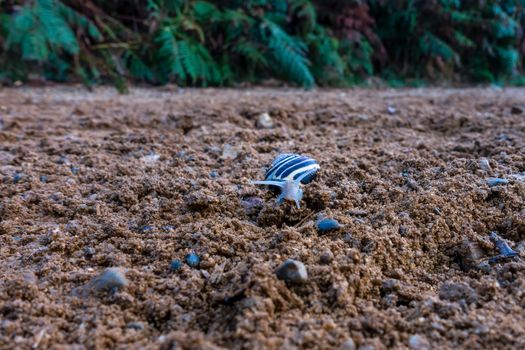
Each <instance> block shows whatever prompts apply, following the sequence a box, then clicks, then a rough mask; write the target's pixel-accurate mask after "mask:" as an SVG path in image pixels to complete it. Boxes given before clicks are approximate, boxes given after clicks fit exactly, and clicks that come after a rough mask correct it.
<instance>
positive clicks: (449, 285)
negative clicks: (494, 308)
mask: <svg viewBox="0 0 525 350" xmlns="http://www.w3.org/2000/svg"><path fill="white" fill-rule="evenodd" d="M439 298H440V299H441V300H450V301H460V300H465V301H466V302H467V303H469V304H470V303H474V302H476V301H477V300H478V293H477V292H476V291H475V290H474V289H473V288H472V287H471V286H469V285H468V284H466V283H463V282H458V283H456V282H446V283H444V284H443V285H442V286H441V288H440V289H439Z"/></svg>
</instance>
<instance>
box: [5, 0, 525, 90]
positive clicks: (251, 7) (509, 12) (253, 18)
mask: <svg viewBox="0 0 525 350" xmlns="http://www.w3.org/2000/svg"><path fill="white" fill-rule="evenodd" d="M15 5H16V6H15ZM0 10H1V11H2V12H0V45H1V46H2V48H3V50H2V51H1V52H0V81H2V82H12V81H16V80H26V79H28V77H29V75H30V74H33V75H34V74H38V75H40V76H42V77H44V78H45V79H48V80H56V81H69V80H72V79H75V78H77V79H80V80H81V81H83V82H84V83H85V84H86V86H92V85H93V84H97V83H99V82H104V81H107V80H110V81H113V82H114V83H115V85H116V86H117V87H118V88H119V90H121V91H125V90H126V84H127V82H128V81H137V82H148V83H152V84H166V83H175V84H179V85H183V86H186V85H193V86H210V85H213V86H222V85H231V84H233V83H235V82H242V81H248V82H255V83H257V82H260V81H262V80H264V79H267V78H277V79H280V80H284V81H289V82H291V83H294V84H297V85H299V86H304V87H312V86H314V85H321V86H348V85H352V84H357V83H360V82H363V81H364V80H365V79H366V78H367V77H370V76H372V75H374V74H378V75H380V76H382V77H384V78H385V79H386V80H388V81H390V83H391V85H395V86H397V85H399V84H404V83H406V84H415V85H420V84H421V82H423V81H425V80H434V79H446V80H451V81H461V80H463V81H474V82H478V81H479V82H492V83H495V82H504V81H509V82H517V81H522V78H521V77H522V76H523V74H521V72H522V68H523V58H524V55H525V52H524V51H525V45H524V44H523V42H524V37H523V32H524V28H523V26H524V24H525V0H486V1H481V2H480V1H477V0H464V1H461V0H433V1H416V0H398V1H385V0H368V1H355V0H324V1H320V0H287V1H279V0H248V1H241V0H147V1H143V2H140V1H136V2H112V1H103V0H91V1H89V2H84V1H74V0H28V1H24V2H22V1H11V2H8V3H4V4H2V3H0Z"/></svg>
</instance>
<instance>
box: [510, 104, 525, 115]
mask: <svg viewBox="0 0 525 350" xmlns="http://www.w3.org/2000/svg"><path fill="white" fill-rule="evenodd" d="M524 109H525V108H523V107H521V106H512V107H511V108H510V112H511V113H512V114H522V113H523V111H524Z"/></svg>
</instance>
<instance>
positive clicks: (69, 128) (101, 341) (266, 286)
mask: <svg viewBox="0 0 525 350" xmlns="http://www.w3.org/2000/svg"><path fill="white" fill-rule="evenodd" d="M262 113H268V114H269V116H270V117H271V120H266V122H267V124H265V126H264V125H261V123H260V122H259V118H260V115H261V114H262ZM263 124H264V123H263ZM270 124H273V125H270ZM282 152H294V153H299V154H305V155H308V156H310V157H313V158H315V159H316V160H317V161H318V162H319V163H320V165H321V169H320V171H319V172H318V175H317V178H316V179H315V180H314V181H313V182H312V183H310V184H308V185H305V186H304V187H303V189H304V193H305V194H304V198H303V201H302V205H301V208H300V209H297V208H296V207H295V206H294V205H293V203H292V204H290V203H285V204H283V205H280V206H278V205H277V204H276V203H275V198H276V194H275V193H273V192H272V191H269V190H268V189H265V188H264V187H261V186H254V185H250V183H249V180H250V179H262V178H263V177H264V170H265V168H266V167H267V166H268V165H269V164H270V163H271V161H272V159H273V158H274V157H275V156H277V155H278V154H279V153H282ZM0 178H1V181H0V240H1V243H0V262H1V269H0V278H1V281H0V348H2V349H12V348H20V349H45V348H53V349H82V348H88V349H105V348H120V349H139V348H140V349H143V348H145V349H158V348H160V349H222V348H224V349H331V348H335V349H339V348H340V349H346V350H351V349H361V350H365V349H367V350H370V349H376V350H380V349H386V348H396V349H406V348H411V349H430V348H434V349H446V348H451V349H452V348H455V349H457V348H465V349H480V348H486V349H496V348H498V349H511V348H512V349H519V348H525V313H524V306H525V276H524V274H525V263H524V262H523V260H522V259H521V258H520V257H519V256H517V257H514V258H503V259H499V260H497V261H495V262H491V263H488V262H487V261H486V260H487V259H489V258H490V257H493V256H496V255H498V254H499V253H500V251H499V250H498V249H497V248H496V245H495V244H494V241H492V240H491V239H490V236H489V234H490V232H491V231H497V232H498V233H499V235H500V237H501V238H502V239H503V240H504V242H507V243H508V244H509V246H510V247H512V248H513V249H514V250H515V251H517V252H518V253H520V254H521V255H522V256H524V257H525V250H524V251H523V253H522V248H523V247H524V246H525V90H520V89H503V90H502V89H465V90H446V89H423V90H382V91H377V90H345V91H340V90H335V91H309V92H305V91H300V90H279V89H277V90H272V89H254V90H178V89H176V88H165V89H139V88H137V89H133V90H132V92H131V94H129V95H118V94H117V93H116V92H115V91H114V90H113V89H111V88H100V89H96V90H95V92H93V93H89V92H87V91H85V90H84V89H82V88H81V87H53V88H18V89H3V90H0ZM490 178H502V179H505V180H508V182H507V183H499V184H498V183H497V181H496V183H491V184H492V185H493V186H492V187H491V186H489V184H488V183H487V180H489V179H490ZM320 215H325V216H327V217H331V218H335V219H337V220H338V221H339V222H340V223H341V224H342V225H344V227H343V228H341V229H339V230H336V231H331V232H327V233H320V232H318V231H317V229H316V219H317V218H318V217H319V216H320ZM190 253H194V254H196V255H197V257H198V258H199V259H200V263H199V264H198V265H196V266H190V265H189V264H188V263H187V262H186V256H187V254H190ZM288 258H291V259H295V260H298V261H301V262H302V263H304V265H305V266H306V269H307V272H308V279H307V281H306V282H305V283H302V284H294V283H291V282H289V281H285V280H279V279H278V278H277V277H276V274H275V270H276V268H277V267H278V266H279V265H280V264H282V263H283V262H284V261H285V260H286V259H288ZM176 260H179V261H180V264H179V265H180V266H177V264H178V263H177V262H174V261H176ZM172 262H174V263H173V264H172ZM111 267H118V268H119V269H120V270H118V271H120V272H116V273H114V276H113V277H114V278H113V281H106V280H104V278H100V277H99V278H98V279H97V276H99V275H100V274H102V273H103V272H104V271H105V270H106V269H108V268H111ZM111 271H114V270H111ZM106 277H107V276H106ZM110 277H111V276H110ZM124 278H125V279H126V280H127V283H126V281H125V280H124ZM104 283H106V284H107V285H105V284H104ZM105 287H107V288H105ZM104 288H105V289H104Z"/></svg>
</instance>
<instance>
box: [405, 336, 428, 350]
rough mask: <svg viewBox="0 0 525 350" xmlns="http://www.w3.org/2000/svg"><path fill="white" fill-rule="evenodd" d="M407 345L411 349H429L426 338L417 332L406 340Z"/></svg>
mask: <svg viewBox="0 0 525 350" xmlns="http://www.w3.org/2000/svg"><path fill="white" fill-rule="evenodd" d="M408 346H410V349H412V350H428V349H430V344H429V343H428V340H427V339H426V338H425V337H423V336H421V335H419V334H415V335H413V336H411V337H410V339H409V340H408Z"/></svg>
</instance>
